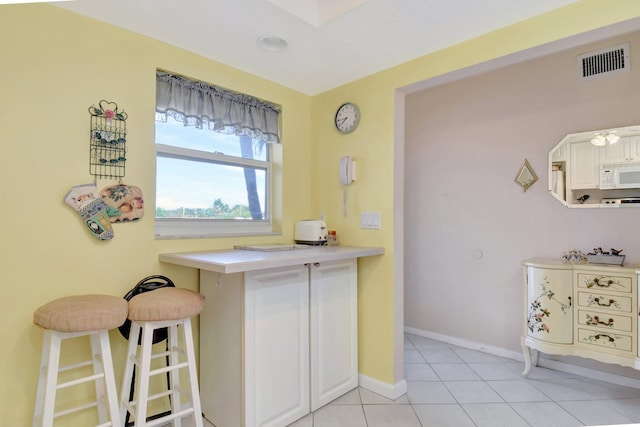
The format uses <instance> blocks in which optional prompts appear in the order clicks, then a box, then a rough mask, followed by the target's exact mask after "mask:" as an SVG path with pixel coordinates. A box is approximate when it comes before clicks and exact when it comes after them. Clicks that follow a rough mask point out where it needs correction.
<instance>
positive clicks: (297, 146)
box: [0, 0, 640, 426]
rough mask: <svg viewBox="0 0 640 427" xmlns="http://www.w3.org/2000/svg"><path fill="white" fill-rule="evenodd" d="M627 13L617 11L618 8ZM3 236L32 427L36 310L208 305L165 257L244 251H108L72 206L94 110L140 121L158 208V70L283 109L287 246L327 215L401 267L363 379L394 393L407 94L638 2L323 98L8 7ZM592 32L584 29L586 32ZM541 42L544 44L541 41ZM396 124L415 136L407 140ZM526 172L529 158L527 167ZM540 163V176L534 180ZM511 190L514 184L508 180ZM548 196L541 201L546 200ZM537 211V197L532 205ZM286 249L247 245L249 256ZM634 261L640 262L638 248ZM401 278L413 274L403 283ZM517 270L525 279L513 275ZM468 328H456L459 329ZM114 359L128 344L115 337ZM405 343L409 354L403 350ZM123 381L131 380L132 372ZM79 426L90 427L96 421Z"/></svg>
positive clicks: (585, 5) (363, 297) (134, 232)
mask: <svg viewBox="0 0 640 427" xmlns="http://www.w3.org/2000/svg"><path fill="white" fill-rule="evenodd" d="M612 3H613V4H612ZM0 8H2V10H1V12H2V13H0V70H1V71H0V73H1V77H2V78H1V79H0V100H1V101H0V129H1V130H2V132H3V135H2V142H1V146H2V149H3V156H2V159H4V162H3V167H2V168H1V169H0V179H2V182H3V191H2V193H1V196H0V200H1V207H2V209H1V210H0V212H1V213H0V236H1V238H2V242H3V245H2V249H0V259H2V264H1V266H2V272H3V282H4V286H3V289H4V295H3V298H2V299H1V300H0V301H1V302H0V304H1V308H2V309H1V310H0V313H2V314H0V324H2V328H1V329H0V330H1V331H2V335H1V337H2V339H3V340H2V342H3V345H4V346H5V347H4V348H5V350H4V351H2V352H0V366H1V367H2V368H0V369H1V370H0V378H2V380H3V387H2V388H1V389H0V414H2V421H3V424H6V425H12V426H13V425H15V426H23V425H28V424H29V423H30V418H31V412H32V408H33V399H34V394H35V386H36V377H37V367H38V359H39V353H40V349H41V338H42V334H41V331H40V330H39V329H38V328H37V327H34V326H33V325H32V324H31V317H32V313H33V310H34V309H35V308H36V307H37V306H39V305H40V304H42V303H44V302H46V301H49V300H51V299H53V298H56V297H59V296H63V295H69V294H79V293H88V292H103V293H109V294H114V295H123V294H124V293H125V292H126V291H127V290H128V289H129V288H131V287H132V286H133V285H134V284H135V282H137V280H139V279H140V278H141V277H144V276H146V275H148V274H152V273H163V274H166V275H168V276H170V277H172V278H174V279H175V280H176V281H177V282H178V283H179V284H180V285H181V286H184V287H188V288H192V289H196V288H197V283H198V281H197V273H196V271H195V270H191V269H185V268H178V267H169V266H165V265H161V264H159V263H158V261H157V255H158V253H160V252H168V251H186V250H199V249H213V248H228V247H231V245H232V244H233V243H234V242H237V241H238V239H203V240H180V241H173V240H171V241H167V240H165V241H156V240H154V238H153V221H152V217H151V216H150V215H147V216H146V217H144V218H143V219H142V220H141V221H140V222H139V223H136V224H119V225H116V226H115V238H114V239H113V240H112V241H109V242H98V241H96V240H94V239H93V237H90V236H89V235H88V234H87V233H86V232H85V230H83V229H82V227H83V225H82V222H81V221H80V220H79V217H78V216H77V214H76V213H75V212H73V211H72V210H71V209H70V208H69V207H68V206H66V205H65V204H64V203H63V202H62V197H63V196H64V194H65V193H66V191H67V190H68V189H69V187H71V186H72V185H76V184H80V183H85V182H90V181H91V177H90V176H89V175H88V165H87V154H88V147H87V144H88V141H87V136H88V124H89V123H88V120H89V115H88V113H87V108H88V107H89V106H91V105H93V104H95V103H97V102H98V101H99V100H101V99H108V100H112V101H116V102H117V103H118V104H119V105H120V106H121V107H122V108H124V109H125V110H126V112H127V113H128V114H129V120H128V122H127V127H128V131H129V138H128V139H129V152H128V154H127V158H128V164H127V176H126V179H125V181H126V182H128V183H131V184H135V185H138V186H140V187H141V188H142V189H143V191H144V192H145V200H146V204H147V206H148V207H153V206H154V172H153V171H154V147H153V109H154V100H155V94H154V83H153V79H154V77H153V75H154V70H155V68H156V67H160V68H165V69H169V70H172V71H176V72H179V73H182V74H185V75H188V76H192V77H195V78H199V79H202V80H206V81H210V82H212V83H215V84H218V85H220V86H224V87H228V88H230V89H233V90H237V91H242V92H246V93H250V94H252V95H255V96H258V97H261V98H264V99H267V100H270V101H272V102H275V103H278V104H280V105H282V107H283V157H284V162H285V166H284V170H283V190H284V197H283V207H282V209H283V218H282V229H283V232H284V235H283V236H282V238H281V239H282V241H289V240H291V238H292V228H293V224H294V222H295V220H298V219H300V218H307V217H311V216H317V215H318V214H319V213H325V214H326V215H327V222H328V224H329V226H330V227H332V228H335V229H336V230H338V232H339V233H340V237H341V241H342V242H343V243H345V244H358V245H375V246H384V247H385V249H386V251H387V252H386V255H384V256H382V257H376V258H375V259H368V260H366V261H364V262H362V263H361V265H360V267H359V274H360V279H361V280H360V286H359V305H360V310H359V322H360V325H359V331H360V338H359V348H360V358H359V362H360V372H361V373H362V374H363V375H365V376H367V377H369V378H372V379H374V380H378V381H380V383H381V384H383V385H384V384H391V385H393V384H396V383H397V382H399V381H400V380H401V379H402V370H401V367H402V346H401V343H402V341H401V337H402V322H403V302H402V301H403V298H402V293H403V288H402V286H403V281H402V267H401V265H402V262H403V259H402V244H400V245H399V244H398V241H400V242H402V237H403V236H402V235H401V234H400V235H398V234H397V233H395V230H396V229H397V227H399V226H401V224H400V225H398V224H397V222H398V221H400V222H401V218H402V208H403V205H402V203H397V201H398V200H401V196H402V192H401V191H400V193H398V192H397V191H396V189H397V188H400V189H401V188H402V185H401V184H402V176H403V174H402V173H401V172H400V171H398V172H397V173H396V174H395V175H394V170H393V169H394V162H395V161H396V158H399V156H400V154H399V153H402V152H403V147H402V140H401V139H399V138H398V135H399V134H401V131H400V130H399V129H400V128H401V127H403V126H404V125H403V122H402V120H403V117H401V116H400V117H397V116H396V113H397V112H399V111H401V108H398V109H396V106H395V100H396V89H397V88H400V87H403V86H406V85H409V84H412V83H416V82H419V81H421V80H424V79H429V78H432V77H435V76H439V75H446V74H447V73H450V72H452V71H455V70H458V69H461V68H464V67H467V66H471V65H474V64H476V63H480V62H483V61H488V60H491V59H493V58H497V57H500V56H503V55H507V54H510V53H513V52H517V51H520V50H523V49H527V48H530V47H533V46H537V45H540V44H544V43H547V42H550V41H554V40H557V39H560V38H563V37H567V36H571V35H573V34H577V33H580V32H582V31H587V30H590V29H593V28H598V27H601V26H604V25H608V24H611V23H615V22H618V21H621V20H624V19H628V18H632V17H635V16H640V2H637V0H616V1H615V2H602V1H600V0H581V1H580V2H578V3H576V4H575V5H572V6H570V7H568V8H563V9H561V10H559V11H556V12H553V13H551V14H547V15H544V16H542V17H540V18H537V19H534V20H530V21H525V22H523V23H520V24H518V25H515V26H513V27H510V28H507V29H505V30H501V31H498V32H495V33H491V34H489V35H487V36H483V37H480V38H478V39H474V40H472V41H470V42H468V43H464V44H461V45H458V46H453V47H451V48H449V49H445V50H443V51H441V52H437V53H434V54H433V55H428V56H425V57H423V58H419V59H418V60H415V61H411V62H408V63H406V64H403V65H401V66H399V67H395V68H393V69H390V70H387V71H384V72H381V73H378V74H375V75H373V76H371V77H368V78H365V79H362V80H359V81H357V82H354V83H352V84H349V85H345V86H343V87H340V88H336V89H334V90H331V91H328V92H326V93H323V94H321V95H318V96H315V97H313V98H310V97H307V96H304V95H301V94H299V93H297V92H294V91H291V90H288V89H286V88H283V87H281V86H278V85H275V84H272V83H270V82H267V81H264V80H262V79H259V78H256V77H255V76H252V75H249V74H247V73H244V72H242V71H239V70H235V69H232V68H230V67H227V66H224V65H222V64H220V63H217V62H214V61H211V60H207V59H204V58H202V57H199V56H197V55H194V54H191V53H188V52H185V51H182V50H180V49H176V48H173V47H170V46H167V45H164V44H162V43H158V42H156V41H153V40H150V39H147V38H144V37H141V36H138V35H135V34H132V33H129V32H125V31H122V30H119V29H116V28H114V27H111V26H108V25H105V24H101V23H99V22H96V21H93V20H89V19H85V18H81V17H78V16H76V15H73V14H71V13H67V12H64V11H62V10H60V9H58V8H55V7H53V6H47V5H14V6H6V5H5V6H0ZM577 18H579V19H577ZM540 29H544V31H541V30H540ZM346 100H350V101H355V102H357V103H358V104H359V105H360V107H361V109H362V112H363V115H364V118H363V121H362V124H361V126H360V128H359V129H358V131H357V132H354V133H353V134H351V135H348V136H344V137H343V136H339V135H338V134H337V133H336V132H335V130H334V128H333V124H332V121H333V115H334V113H335V109H336V108H337V107H338V105H340V103H342V102H344V101H346ZM396 120H401V121H400V122H399V123H398V124H396ZM345 154H349V155H352V156H354V157H355V158H356V159H357V160H358V177H359V178H358V180H357V181H356V182H355V183H354V184H353V185H352V187H351V189H350V190H349V206H348V215H347V216H346V217H345V216H343V215H342V189H341V187H340V184H339V181H338V179H337V164H338V159H339V158H340V156H342V155H345ZM518 157H520V156H518ZM538 164H539V162H537V161H536V163H535V164H534V166H535V167H537V165H538ZM509 174H510V175H511V169H510V168H509ZM532 194H534V195H535V193H532ZM527 195H529V194H527ZM361 211H377V212H381V214H382V229H381V230H380V231H371V230H361V229H360V228H359V213H360V212H361ZM249 240H250V241H251V242H256V241H263V242H266V241H274V239H268V238H262V239H244V241H245V242H248V241H249ZM625 249H626V248H625ZM398 262H399V263H400V267H398ZM509 268H513V267H509ZM452 322H453V323H455V319H453V320H452ZM112 340H113V348H114V352H115V358H116V360H118V358H120V359H121V357H122V356H123V354H124V340H123V339H122V338H121V337H120V336H119V335H117V334H112ZM398 343H399V344H398ZM117 368H118V373H119V372H120V367H119V366H118V367H117ZM72 425H78V426H79V425H86V424H83V423H82V421H80V422H76V423H75V424H72Z"/></svg>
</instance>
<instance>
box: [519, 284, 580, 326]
mask: <svg viewBox="0 0 640 427" xmlns="http://www.w3.org/2000/svg"><path fill="white" fill-rule="evenodd" d="M540 287H541V288H542V293H541V294H540V295H538V297H537V298H536V299H534V300H533V301H532V302H531V304H530V305H529V313H528V314H527V327H528V328H529V331H531V332H546V333H549V332H550V331H551V329H550V328H549V325H548V324H547V322H546V321H545V319H546V320H548V318H549V317H551V315H552V311H551V310H550V309H549V308H548V304H543V303H545V302H547V301H553V302H554V303H556V304H557V305H558V308H559V309H560V312H561V313H564V314H565V315H566V314H567V312H568V310H569V308H571V297H567V299H568V300H569V302H568V304H565V303H563V302H562V301H560V300H559V299H557V298H556V294H555V292H553V291H552V290H550V289H549V279H548V278H547V277H544V278H543V279H542V283H540Z"/></svg>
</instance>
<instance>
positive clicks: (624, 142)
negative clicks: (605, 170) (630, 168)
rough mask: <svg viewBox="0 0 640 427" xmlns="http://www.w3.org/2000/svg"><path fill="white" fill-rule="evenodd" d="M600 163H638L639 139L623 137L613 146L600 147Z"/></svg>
mask: <svg viewBox="0 0 640 427" xmlns="http://www.w3.org/2000/svg"><path fill="white" fill-rule="evenodd" d="M600 161H601V163H621V162H630V161H636V162H638V161H640V137H638V136H623V137H622V138H620V140H619V141H618V142H617V143H615V144H613V145H611V144H607V145H605V146H603V147H600Z"/></svg>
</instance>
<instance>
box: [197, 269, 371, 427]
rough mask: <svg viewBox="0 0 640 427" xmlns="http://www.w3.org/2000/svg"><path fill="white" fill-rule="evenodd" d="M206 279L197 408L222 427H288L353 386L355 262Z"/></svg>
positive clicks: (214, 275) (212, 275) (205, 273)
mask: <svg viewBox="0 0 640 427" xmlns="http://www.w3.org/2000/svg"><path fill="white" fill-rule="evenodd" d="M200 280H201V287H200V288H201V289H200V292H201V293H203V294H204V295H205V296H206V298H207V304H206V306H205V309H204V310H203V311H202V313H201V315H200V325H201V332H200V334H201V344H200V388H201V401H202V408H203V412H204V414H205V417H206V418H207V419H208V420H210V421H211V422H212V423H213V424H215V425H216V426H217V427H238V426H245V427H254V426H271V427H282V426H285V425H287V424H290V423H292V422H293V421H295V420H297V419H298V418H301V417H302V416H304V415H305V414H307V413H309V412H310V411H313V410H316V409H318V408H319V407H321V406H323V405H325V404H327V403H329V402H330V401H332V400H333V399H335V398H336V397H339V396H340V395H342V394H344V393H346V392H347V391H349V390H352V389H353V388H355V387H357V385H358V367H357V266H356V259H348V260H339V261H331V262H322V263H311V264H307V265H297V266H288V267H279V268H273V269H265V270H256V271H248V272H246V273H234V274H220V273H216V272H211V271H201V278H200Z"/></svg>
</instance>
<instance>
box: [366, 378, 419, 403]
mask: <svg viewBox="0 0 640 427" xmlns="http://www.w3.org/2000/svg"><path fill="white" fill-rule="evenodd" d="M358 385H359V386H360V387H362V388H366V389H367V390H369V391H371V392H373V393H376V394H379V395H380V396H383V397H386V398H387V399H391V400H396V399H397V398H399V397H401V396H402V395H404V394H406V393H407V382H406V381H405V380H400V381H398V382H397V383H395V384H389V383H385V382H382V381H380V380H377V379H375V378H371V377H368V376H366V375H363V374H358Z"/></svg>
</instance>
